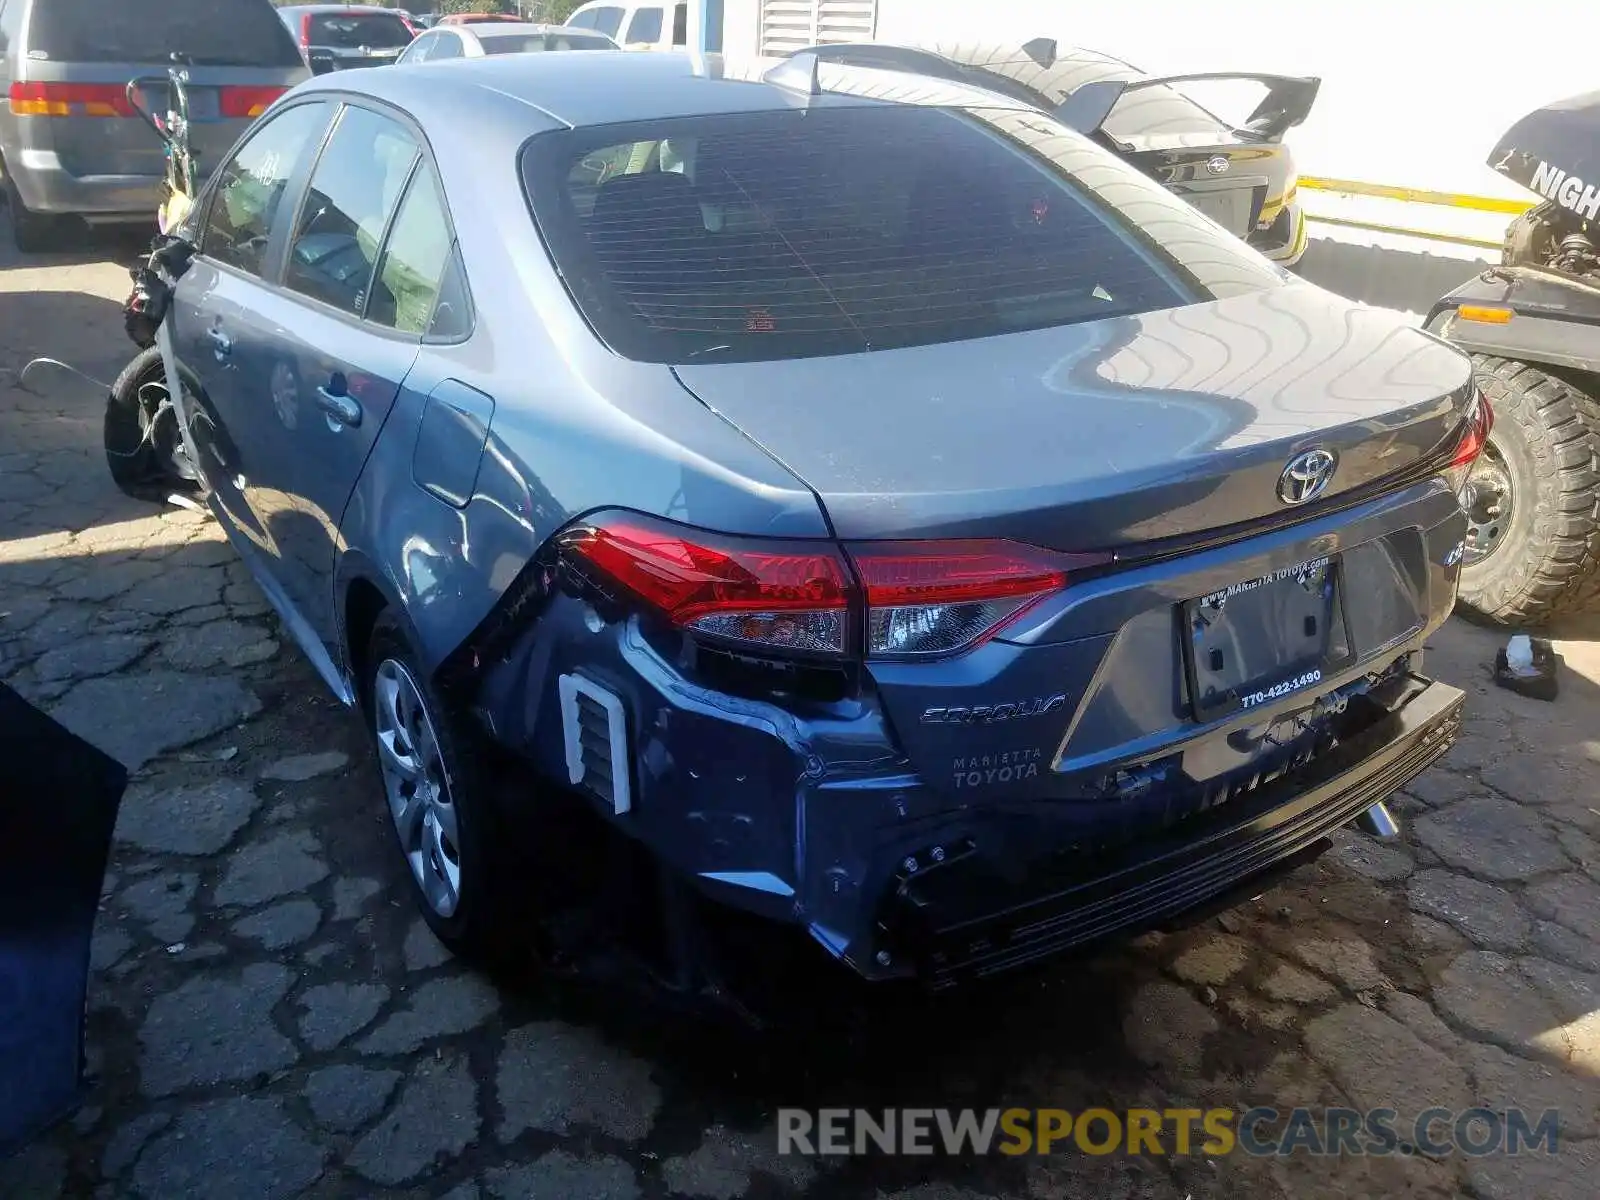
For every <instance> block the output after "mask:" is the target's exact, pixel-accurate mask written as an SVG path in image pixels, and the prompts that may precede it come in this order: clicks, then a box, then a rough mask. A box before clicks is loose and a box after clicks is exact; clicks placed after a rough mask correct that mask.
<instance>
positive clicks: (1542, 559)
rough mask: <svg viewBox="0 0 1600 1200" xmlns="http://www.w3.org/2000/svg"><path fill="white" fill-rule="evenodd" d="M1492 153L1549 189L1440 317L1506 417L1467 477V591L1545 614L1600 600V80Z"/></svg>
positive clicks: (1499, 609) (1516, 609)
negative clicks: (1494, 263) (1497, 261)
mask: <svg viewBox="0 0 1600 1200" xmlns="http://www.w3.org/2000/svg"><path fill="white" fill-rule="evenodd" d="M1488 161H1489V165H1490V166H1491V167H1493V168H1494V169H1495V170H1497V171H1499V172H1500V173H1501V174H1503V175H1505V176H1506V177H1507V178H1508V179H1513V180H1515V181H1516V182H1517V183H1519V184H1521V185H1522V186H1524V187H1526V188H1528V189H1529V190H1530V191H1533V192H1535V193H1537V194H1538V195H1539V196H1540V197H1541V200H1540V202H1539V203H1538V204H1536V205H1535V206H1534V207H1533V208H1531V209H1530V210H1528V212H1526V213H1524V214H1523V215H1521V216H1519V217H1518V218H1517V219H1516V220H1514V221H1513V222H1512V223H1511V227H1510V229H1509V230H1508V231H1507V233H1506V242H1505V249H1504V251H1503V253H1502V255H1501V265H1500V266H1498V267H1492V268H1490V269H1489V270H1487V271H1485V272H1483V273H1482V274H1481V275H1479V276H1478V277H1477V278H1475V279H1472V280H1470V281H1469V282H1467V283H1465V284H1462V285H1461V286H1460V287H1459V288H1457V289H1456V290H1455V291H1453V292H1451V293H1450V294H1449V295H1448V296H1445V297H1444V298H1443V299H1441V300H1440V301H1439V302H1438V303H1437V304H1435V305H1434V307H1433V311H1432V312H1431V313H1429V315H1428V321H1427V328H1428V329H1430V330H1432V331H1433V332H1435V333H1437V334H1440V335H1441V336H1443V337H1446V338H1449V339H1450V340H1451V341H1453V342H1455V343H1456V344H1457V345H1460V346H1462V347H1464V348H1465V349H1467V350H1470V351H1471V352H1472V354H1473V360H1474V362H1475V364H1476V366H1477V371H1478V380H1479V385H1480V386H1481V387H1482V388H1483V390H1484V392H1485V394H1486V395H1488V396H1489V397H1490V399H1491V401H1492V403H1493V405H1494V408H1495V412H1496V413H1497V415H1498V417H1499V420H1498V422H1497V424H1496V427H1495V430H1494V432H1493V434H1492V435H1491V437H1490V439H1489V445H1488V449H1487V451H1486V452H1485V454H1484V455H1483V456H1482V458H1480V459H1479V461H1478V464H1477V466H1476V467H1475V468H1474V470H1473V473H1472V477H1471V479H1470V480H1469V483H1468V490H1467V494H1466V498H1465V507H1466V510H1467V514H1468V518H1469V521H1470V524H1469V527H1468V537H1467V549H1466V563H1465V569H1464V570H1463V572H1462V580H1461V599H1462V601H1463V603H1464V604H1466V605H1467V606H1469V607H1470V608H1471V609H1473V610H1475V611H1476V612H1478V613H1480V614H1482V615H1483V616H1485V617H1488V618H1490V619H1492V620H1495V621H1500V622H1503V623H1506V624H1509V625H1537V624H1540V623H1542V622H1545V621H1547V620H1550V619H1552V618H1556V617H1561V616H1564V615H1567V614H1571V613H1579V612H1594V611H1597V610H1600V92H1594V93H1590V94H1588V95H1585V96H1578V97H1574V98H1573V99H1570V100H1564V101H1561V102H1559V103H1556V104H1552V105H1550V106H1549V107H1548V108H1542V109H1538V110H1536V111H1534V112H1532V113H1530V114H1528V116H1526V117H1524V118H1523V119H1522V120H1521V121H1518V122H1517V123H1516V124H1515V125H1514V126H1512V127H1511V129H1510V130H1509V131H1508V132H1507V133H1506V134H1505V136H1504V137H1502V138H1501V139H1500V141H1499V143H1498V144H1497V145H1496V146H1495V149H1494V153H1493V154H1491V155H1490V156H1489V160H1488Z"/></svg>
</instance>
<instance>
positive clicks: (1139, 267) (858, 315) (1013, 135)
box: [523, 105, 1278, 362]
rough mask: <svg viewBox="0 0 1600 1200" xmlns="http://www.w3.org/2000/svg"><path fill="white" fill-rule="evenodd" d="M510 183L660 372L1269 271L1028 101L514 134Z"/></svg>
mask: <svg viewBox="0 0 1600 1200" xmlns="http://www.w3.org/2000/svg"><path fill="white" fill-rule="evenodd" d="M523 174H524V184H525V187H526V189H527V192H528V195H529V196H530V198H531V204H532V208H533V211H534V215H535V218H536V219H537V220H538V222H539V224H540V227H541V229H542V230H543V232H544V234H545V236H546V239H547V241H548V242H549V245H550V247H551V250H552V253H553V254H554V256H555V258H556V262H557V265H558V266H559V268H560V269H561V272H562V275H563V278H564V279H565V280H566V282H567V284H568V286H569V288H570V289H571V291H572V294H573V297H574V299H575V301H576V303H577V304H578V306H579V307H580V309H581V310H582V311H583V312H584V314H585V315H586V317H587V318H588V320H589V321H590V322H591V324H592V325H593V326H594V327H595V329H596V331H597V333H598V334H599V335H600V336H601V337H602V338H603V339H604V340H605V341H606V342H607V343H608V344H609V345H611V346H612V347H613V348H614V349H616V350H617V351H618V353H621V354H624V355H627V356H628V357H632V358H638V359H644V360H648V361H654V362H681V361H686V360H692V359H706V360H711V359H715V360H716V361H729V360H735V359H739V360H752V359H775V358H796V357H804V356H809V355H821V354H840V353H851V352H855V351H861V350H875V349H884V348H890V347H898V346H908V345H919V344H926V343H931V342H942V341H954V340H958V339H963V338H976V337H984V336H990V335H994V334H1001V333H1008V332H1013V331H1017V330H1025V329H1037V328H1042V327H1046V326H1053V325H1065V324H1072V323H1076V322H1081V321H1092V320H1096V319H1099V318H1103V317H1112V316H1121V315H1128V314H1132V313H1140V312H1148V311H1152V310H1155V309H1160V308H1168V307H1173V306H1177V305H1181V304H1184V303H1188V302H1190V301H1192V300H1194V299H1196V298H1197V293H1200V294H1204V293H1205V292H1207V291H1213V292H1214V289H1213V288H1211V287H1209V286H1208V284H1207V283H1206V282H1205V281H1206V279H1207V278H1216V279H1217V280H1219V283H1218V286H1221V287H1224V288H1226V287H1228V286H1234V287H1261V286H1264V285H1266V284H1268V283H1273V282H1277V281H1278V278H1277V276H1275V274H1274V273H1273V270H1272V268H1270V266H1268V265H1267V264H1266V263H1265V261H1264V260H1260V259H1258V258H1256V257H1255V256H1253V255H1251V253H1250V251H1249V250H1248V249H1247V248H1245V247H1244V246H1243V245H1242V244H1239V245H1237V246H1234V245H1232V244H1230V243H1231V239H1228V238H1227V237H1226V235H1225V234H1223V233H1222V232H1221V231H1219V230H1216V229H1215V228H1214V227H1211V226H1209V225H1208V224H1206V223H1205V222H1204V220H1203V219H1202V218H1199V217H1198V216H1197V215H1196V214H1195V213H1194V212H1193V210H1192V209H1190V208H1189V207H1188V206H1187V205H1185V204H1184V203H1183V202H1182V201H1181V200H1179V199H1177V198H1176V197H1174V196H1172V195H1171V193H1169V192H1167V191H1166V190H1165V189H1163V188H1161V187H1160V185H1158V184H1156V183H1154V182H1153V181H1150V180H1148V179H1146V178H1145V177H1144V176H1142V175H1140V174H1139V173H1138V172H1137V171H1135V170H1134V169H1133V168H1131V167H1128V166H1126V165H1125V164H1122V163H1120V162H1119V161H1118V160H1116V159H1115V158H1114V157H1113V156H1111V155H1109V154H1107V153H1105V152H1103V151H1100V150H1098V149H1097V148H1095V147H1093V146H1091V145H1090V144H1089V143H1088V142H1087V141H1086V140H1084V139H1082V138H1079V137H1077V136H1076V135H1074V134H1071V133H1069V132H1068V131H1066V130H1064V129H1063V128H1062V127H1061V126H1059V125H1057V124H1055V123H1054V122H1053V121H1051V120H1050V119H1049V118H1047V117H1043V116H1042V115H1040V114H1037V113H1031V112H1029V113H1023V112H1020V111H1015V110H1008V111H1005V112H992V113H986V112H983V111H977V110H972V109H966V108H963V109H950V108H936V107H932V106H918V105H893V106H890V105H885V106H882V107H877V106H873V107H858V106H850V107H838V108H814V109H812V110H811V111H798V110H795V111H783V112H761V113H751V114H743V115H738V116H717V117H704V118H691V119H680V120H672V121H661V122H655V123H650V124H642V125H636V126H630V127H627V128H620V127H608V128H603V129H587V130H585V129H579V130H570V131H561V132H558V133H551V134H542V135H539V136H538V137H535V138H534V139H532V140H531V141H530V142H529V144H528V147H527V150H526V152H525V154H524V158H523ZM1119 195H1120V197H1121V200H1120V201H1119V200H1118V196H1119ZM1134 212H1138V213H1141V214H1142V216H1140V217H1138V218H1137V219H1136V218H1135V217H1133V216H1132V215H1131V214H1132V213H1134ZM1168 241H1181V242H1182V243H1183V245H1184V247H1185V251H1184V254H1183V255H1181V256H1179V257H1176V258H1175V257H1173V256H1172V255H1171V254H1170V253H1169V252H1167V251H1164V250H1163V249H1162V248H1161V247H1162V246H1164V245H1166V244H1167V242H1168ZM1186 260H1187V261H1186ZM1196 265H1198V268H1199V269H1198V270H1196ZM1230 279H1231V281H1232V283H1231V285H1230V283H1229V280H1230Z"/></svg>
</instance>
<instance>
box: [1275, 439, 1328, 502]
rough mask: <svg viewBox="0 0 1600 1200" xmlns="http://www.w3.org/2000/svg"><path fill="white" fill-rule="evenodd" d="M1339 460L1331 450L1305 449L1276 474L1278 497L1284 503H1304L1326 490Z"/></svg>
mask: <svg viewBox="0 0 1600 1200" xmlns="http://www.w3.org/2000/svg"><path fill="white" fill-rule="evenodd" d="M1338 465H1339V460H1338V459H1337V458H1335V457H1334V455H1333V451H1331V450H1306V451H1304V452H1302V453H1300V454H1296V455H1295V456H1294V457H1293V458H1291V459H1290V460H1289V465H1288V466H1286V467H1285V468H1284V469H1283V474H1282V475H1280V476H1278V499H1279V500H1282V501H1283V502H1284V503H1285V504H1305V503H1306V502H1307V501H1310V500H1315V499H1316V498H1317V497H1318V496H1320V495H1322V493H1323V492H1325V491H1327V490H1328V485H1329V484H1330V483H1332V482H1333V472H1334V468H1335V467H1337V466H1338Z"/></svg>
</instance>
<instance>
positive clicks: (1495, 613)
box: [1461, 354, 1600, 626]
mask: <svg viewBox="0 0 1600 1200" xmlns="http://www.w3.org/2000/svg"><path fill="white" fill-rule="evenodd" d="M1473 362H1474V365H1475V367H1476V370H1477V378H1478V386H1479V387H1481V388H1482V389H1483V393H1484V395H1485V396H1487V397H1488V398H1489V403H1490V405H1491V406H1493V408H1494V418H1495V419H1494V432H1493V433H1492V434H1491V435H1490V438H1489V448H1488V449H1487V450H1486V451H1485V453H1484V455H1483V457H1482V458H1480V459H1479V461H1478V464H1477V466H1476V467H1475V468H1474V470H1473V475H1472V483H1471V486H1470V488H1469V491H1468V494H1467V497H1466V503H1465V507H1466V508H1467V511H1468V519H1469V521H1470V522H1471V524H1470V526H1469V535H1468V549H1467V555H1466V558H1465V563H1464V565H1463V568H1462V572H1461V603H1462V605H1463V607H1464V608H1465V610H1466V611H1467V614H1468V615H1471V616H1477V617H1480V618H1482V619H1486V620H1489V621H1492V622H1495V623H1498V624H1502V625H1515V626H1537V625H1541V624H1544V623H1545V622H1547V621H1550V620H1552V619H1554V618H1556V617H1562V616H1567V615H1570V614H1573V613H1578V612H1585V611H1592V610H1594V609H1595V608H1596V607H1597V605H1600V402H1597V401H1596V400H1595V398H1594V397H1592V396H1590V395H1587V394H1586V393H1584V392H1583V391H1580V390H1579V389H1578V388H1577V387H1574V386H1573V385H1572V384H1571V383H1569V382H1567V381H1566V380H1565V379H1563V378H1561V377H1559V376H1557V375H1555V374H1552V373H1550V372H1548V371H1545V370H1541V369H1540V368H1538V367H1533V366H1529V365H1528V364H1526V363H1521V362H1516V361H1514V360H1510V359H1504V358H1496V357H1493V356H1490V355H1483V354H1480V355H1474V356H1473ZM1502 489H1503V491H1504V496H1503V497H1502V498H1501V500H1500V502H1499V503H1498V505H1495V504H1491V503H1489V499H1488V498H1489V496H1490V495H1491V493H1493V492H1495V491H1497V490H1502ZM1496 508H1498V512H1496V511H1495V509H1496Z"/></svg>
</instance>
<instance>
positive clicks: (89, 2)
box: [28, 0, 303, 67]
mask: <svg viewBox="0 0 1600 1200" xmlns="http://www.w3.org/2000/svg"><path fill="white" fill-rule="evenodd" d="M175 51H176V52H179V53H182V54H184V55H186V56H188V58H189V59H190V60H191V61H192V62H194V63H195V64H196V65H199V66H239V67H298V66H301V65H303V64H302V63H301V59H300V52H299V50H297V49H296V48H295V44H294V39H293V38H291V37H290V36H289V31H288V30H287V29H285V28H284V26H283V22H282V21H280V20H279V19H278V17H277V14H276V13H274V12H273V10H272V7H271V5H269V4H266V3H264V0H46V2H45V3H43V4H37V5H35V6H34V8H33V16H32V24H31V26H30V27H29V33H28V53H29V54H30V56H34V55H36V56H39V57H41V58H44V59H47V60H49V61H52V62H70V63H165V62H167V61H169V60H170V58H171V56H172V54H173V53H174V52H175Z"/></svg>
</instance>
